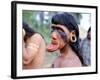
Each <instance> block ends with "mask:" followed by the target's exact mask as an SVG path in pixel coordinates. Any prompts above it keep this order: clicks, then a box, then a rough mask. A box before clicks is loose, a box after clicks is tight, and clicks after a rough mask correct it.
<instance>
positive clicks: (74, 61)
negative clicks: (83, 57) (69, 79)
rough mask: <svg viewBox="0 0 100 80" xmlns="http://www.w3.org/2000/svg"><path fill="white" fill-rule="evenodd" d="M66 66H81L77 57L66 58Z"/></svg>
mask: <svg viewBox="0 0 100 80" xmlns="http://www.w3.org/2000/svg"><path fill="white" fill-rule="evenodd" d="M66 66H68V67H80V66H82V64H81V61H80V60H79V59H78V58H73V59H69V60H68V59H67V60H66Z"/></svg>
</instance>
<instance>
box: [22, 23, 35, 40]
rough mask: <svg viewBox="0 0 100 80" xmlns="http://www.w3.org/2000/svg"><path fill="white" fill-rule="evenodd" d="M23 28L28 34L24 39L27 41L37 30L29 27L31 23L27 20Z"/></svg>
mask: <svg viewBox="0 0 100 80" xmlns="http://www.w3.org/2000/svg"><path fill="white" fill-rule="evenodd" d="M23 29H24V30H25V32H26V34H25V36H24V41H25V42H26V41H27V39H28V38H30V37H31V36H32V35H34V34H35V33H36V32H35V31H34V30H33V29H32V28H31V27H29V25H28V24H27V23H26V22H23Z"/></svg>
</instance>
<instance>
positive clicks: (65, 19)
mask: <svg viewBox="0 0 100 80" xmlns="http://www.w3.org/2000/svg"><path fill="white" fill-rule="evenodd" d="M51 22H52V24H56V25H57V24H60V25H64V26H65V27H66V28H67V29H68V30H69V31H70V32H71V31H73V30H74V31H75V34H76V38H77V41H76V42H70V43H69V44H70V46H71V48H72V50H73V51H74V52H75V53H76V55H77V56H78V57H79V59H80V60H81V62H82V64H84V63H83V58H82V57H81V55H80V45H79V28H78V25H77V22H76V21H75V19H74V17H73V16H72V15H71V14H69V13H67V12H64V13H60V14H56V15H54V16H53V17H52V21H51Z"/></svg>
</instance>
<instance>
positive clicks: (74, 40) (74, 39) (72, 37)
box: [70, 31, 77, 42]
mask: <svg viewBox="0 0 100 80" xmlns="http://www.w3.org/2000/svg"><path fill="white" fill-rule="evenodd" d="M70 36H71V37H70V40H71V42H76V40H77V39H76V36H75V32H74V31H72V32H71V35H70Z"/></svg>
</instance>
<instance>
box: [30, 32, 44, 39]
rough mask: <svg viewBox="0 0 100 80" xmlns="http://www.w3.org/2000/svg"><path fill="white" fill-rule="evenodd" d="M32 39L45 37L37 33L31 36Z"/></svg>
mask: <svg viewBox="0 0 100 80" xmlns="http://www.w3.org/2000/svg"><path fill="white" fill-rule="evenodd" d="M31 38H32V39H33V38H35V39H43V37H42V36H41V35H40V34H39V33H35V34H34V35H32V36H31Z"/></svg>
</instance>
